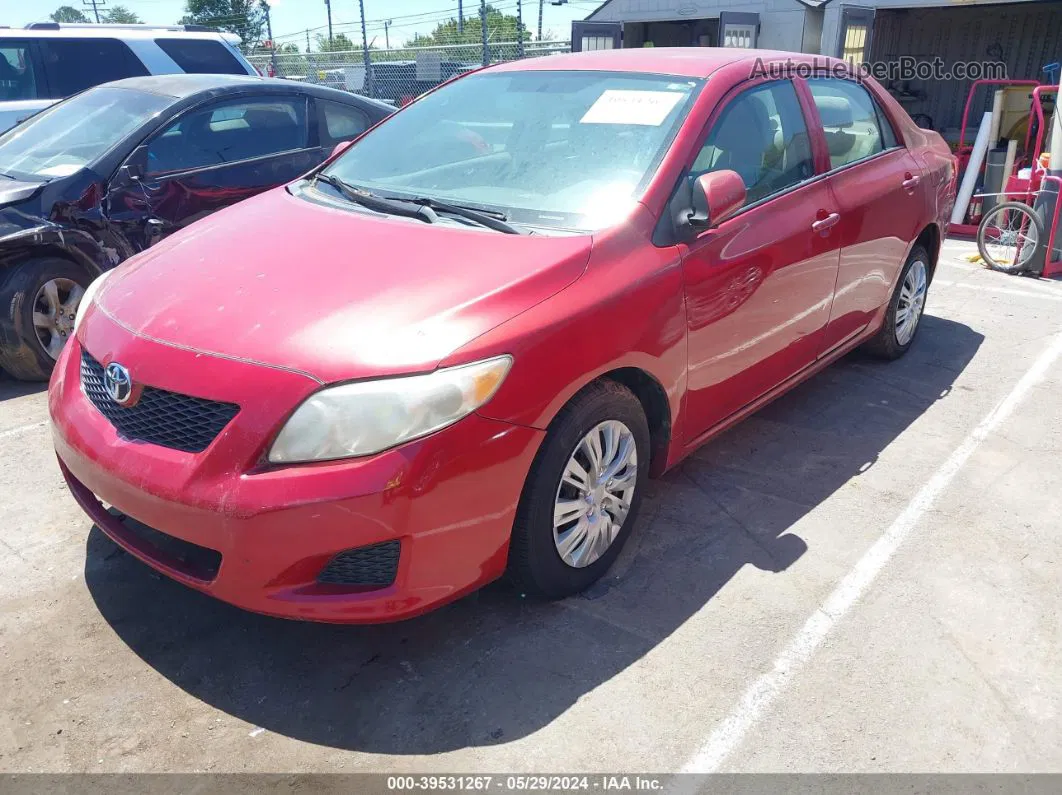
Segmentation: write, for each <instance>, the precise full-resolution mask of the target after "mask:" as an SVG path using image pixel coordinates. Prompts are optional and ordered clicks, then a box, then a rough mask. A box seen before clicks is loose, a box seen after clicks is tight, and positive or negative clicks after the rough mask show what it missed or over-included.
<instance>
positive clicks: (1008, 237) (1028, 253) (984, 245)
mask: <svg viewBox="0 0 1062 795" xmlns="http://www.w3.org/2000/svg"><path fill="white" fill-rule="evenodd" d="M1043 239H1044V222H1043V221H1041V220H1040V216H1039V215H1038V214H1037V212H1036V211H1035V210H1034V209H1033V208H1032V207H1030V206H1029V205H1027V204H1024V203H1022V202H1003V203H1002V204H997V205H996V206H995V207H993V208H992V209H991V210H989V211H988V212H987V213H985V217H984V218H982V219H981V223H980V225H979V226H978V227H977V251H978V252H979V253H980V254H981V259H983V260H984V261H985V264H987V265H988V266H989V267H990V268H994V269H996V270H999V271H1005V272H1007V273H1020V272H1022V271H1024V270H1028V266H1029V264H1030V263H1031V262H1032V259H1033V256H1034V255H1035V254H1036V249H1037V248H1038V247H1039V245H1040V241H1041V240H1043Z"/></svg>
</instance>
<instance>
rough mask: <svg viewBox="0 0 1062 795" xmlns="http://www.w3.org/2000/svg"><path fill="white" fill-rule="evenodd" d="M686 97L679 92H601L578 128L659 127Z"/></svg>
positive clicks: (619, 90)
mask: <svg viewBox="0 0 1062 795" xmlns="http://www.w3.org/2000/svg"><path fill="white" fill-rule="evenodd" d="M685 96H686V95H685V94H684V93H680V92H678V91H629V90H623V89H609V90H607V91H604V92H603V93H602V94H601V96H600V97H598V98H597V101H596V102H595V103H594V104H593V105H591V106H590V108H589V110H587V111H586V113H584V114H583V117H582V118H581V119H579V123H580V124H644V125H645V126H647V127H659V126H660V125H661V124H663V123H664V119H666V118H667V114H669V113H670V112H671V109H672V108H674V107H675V105H677V104H678V102H679V100H681V99H682V98H683V97H685Z"/></svg>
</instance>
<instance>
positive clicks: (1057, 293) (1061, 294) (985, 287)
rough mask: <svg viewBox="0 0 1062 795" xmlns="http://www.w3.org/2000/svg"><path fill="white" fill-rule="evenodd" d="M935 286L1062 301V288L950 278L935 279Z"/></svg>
mask: <svg viewBox="0 0 1062 795" xmlns="http://www.w3.org/2000/svg"><path fill="white" fill-rule="evenodd" d="M933 286H934V287H936V286H940V287H962V288H963V289H964V290H981V291H983V292H986V293H1002V294H1003V295H1020V296H1021V297H1023V298H1043V299H1045V300H1047V301H1062V290H1054V291H1050V289H1047V290H1044V291H1042V292H1041V291H1034V290H1015V289H1013V288H1011V287H996V286H995V285H994V284H970V283H968V282H953V281H950V280H948V279H934V280H933Z"/></svg>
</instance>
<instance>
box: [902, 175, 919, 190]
mask: <svg viewBox="0 0 1062 795" xmlns="http://www.w3.org/2000/svg"><path fill="white" fill-rule="evenodd" d="M903 176H904V180H903V182H902V183H901V184H902V185H903V189H904V190H914V189H915V188H917V187H918V183H919V182H921V181H922V178H921V177H919V176H918V175H914V176H912V175H911V174H904V175H903Z"/></svg>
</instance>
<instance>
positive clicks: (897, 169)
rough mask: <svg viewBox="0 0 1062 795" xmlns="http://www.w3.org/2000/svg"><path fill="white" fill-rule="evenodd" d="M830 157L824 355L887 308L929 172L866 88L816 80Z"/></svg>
mask: <svg viewBox="0 0 1062 795" xmlns="http://www.w3.org/2000/svg"><path fill="white" fill-rule="evenodd" d="M807 82H808V87H809V88H810V89H811V96H812V99H813V101H814V104H815V106H816V108H817V110H818V113H819V117H820V120H821V124H822V127H823V130H824V134H825V139H826V146H827V149H828V150H829V156H830V172H829V174H828V176H827V180H826V181H827V183H828V184H829V187H830V193H831V195H832V197H833V202H834V204H835V206H836V208H837V212H838V213H840V216H841V221H840V223H839V224H838V226H837V232H838V237H839V240H840V244H841V260H840V268H839V270H838V276H837V289H836V295H835V296H834V300H833V308H832V310H831V312H830V323H829V326H828V327H827V330H826V337H825V341H824V345H823V351H824V352H828V351H829V350H831V349H832V348H835V347H837V346H838V345H842V344H843V343H845V342H846V341H847V340H849V339H850V338H852V337H854V336H855V335H857V334H859V333H860V332H861V331H862V330H863V329H865V328H866V327H867V325H868V324H869V323H870V322H871V321H872V320H873V319H874V316H875V315H876V314H877V312H878V310H879V309H880V308H881V307H882V305H883V304H885V303H887V302H888V300H889V297H890V296H891V294H892V289H893V285H894V284H895V282H896V279H897V278H898V276H899V271H900V267H901V266H902V265H903V261H904V257H905V256H906V253H907V247H908V244H909V242H910V241H911V240H913V239H914V238H915V237H916V236H917V235H918V232H919V224H920V221H921V219H922V218H923V217H924V214H925V204H924V198H923V195H924V194H923V192H922V191H920V190H919V189H918V187H917V185H918V182H919V181H920V180H921V174H922V170H921V168H920V167H919V165H918V163H917V162H916V161H915V159H914V158H913V157H912V156H911V154H910V153H909V152H908V151H907V148H906V147H905V146H904V145H903V142H902V141H901V140H900V139H899V137H898V136H897V135H896V133H895V131H894V129H893V127H892V124H891V122H890V121H889V119H888V117H887V116H886V115H885V113H884V111H883V110H882V108H881V106H880V105H879V104H878V103H877V102H876V101H875V100H874V99H873V98H872V96H871V95H870V93H869V92H868V91H867V89H866V88H864V87H863V86H861V85H859V84H858V83H857V82H855V81H852V80H843V79H839V78H833V77H821V78H812V79H809V80H808V81H807Z"/></svg>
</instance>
